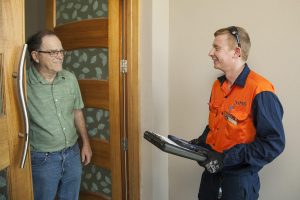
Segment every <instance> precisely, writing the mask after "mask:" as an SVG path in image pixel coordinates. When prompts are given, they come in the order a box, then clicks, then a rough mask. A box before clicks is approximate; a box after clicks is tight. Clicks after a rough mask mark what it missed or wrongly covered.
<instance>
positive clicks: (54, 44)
mask: <svg viewBox="0 0 300 200" xmlns="http://www.w3.org/2000/svg"><path fill="white" fill-rule="evenodd" d="M41 48H42V49H47V50H58V49H62V44H61V41H60V40H59V38H58V37H57V36H55V35H46V36H45V37H43V39H42V44H41Z"/></svg>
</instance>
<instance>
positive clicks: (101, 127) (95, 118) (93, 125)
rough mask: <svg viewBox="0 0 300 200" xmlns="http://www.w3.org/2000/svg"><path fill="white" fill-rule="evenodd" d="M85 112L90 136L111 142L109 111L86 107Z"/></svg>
mask: <svg viewBox="0 0 300 200" xmlns="http://www.w3.org/2000/svg"><path fill="white" fill-rule="evenodd" d="M83 112H84V115H85V122H86V126H87V130H88V134H89V136H90V137H92V138H99V139H102V140H105V141H107V142H109V111H107V110H103V109H96V108H85V109H84V110H83Z"/></svg>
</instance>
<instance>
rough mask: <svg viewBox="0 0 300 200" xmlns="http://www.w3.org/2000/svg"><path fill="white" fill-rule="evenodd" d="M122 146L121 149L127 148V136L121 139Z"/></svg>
mask: <svg viewBox="0 0 300 200" xmlns="http://www.w3.org/2000/svg"><path fill="white" fill-rule="evenodd" d="M122 148H123V151H127V150H128V140H127V138H123V139H122Z"/></svg>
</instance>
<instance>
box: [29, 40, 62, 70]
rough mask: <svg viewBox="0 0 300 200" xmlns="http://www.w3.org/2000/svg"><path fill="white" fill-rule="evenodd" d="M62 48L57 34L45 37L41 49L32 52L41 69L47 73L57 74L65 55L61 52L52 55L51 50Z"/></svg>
mask: <svg viewBox="0 0 300 200" xmlns="http://www.w3.org/2000/svg"><path fill="white" fill-rule="evenodd" d="M62 49H63V47H62V44H61V41H60V40H59V39H58V38H57V37H56V36H55V35H46V36H45V37H43V39H42V44H41V46H40V49H38V50H37V51H33V52H32V57H33V59H34V60H35V62H36V63H37V66H38V68H39V71H42V72H43V73H47V74H56V73H57V72H59V71H61V70H62V63H63V60H64V55H63V54H61V53H58V54H56V55H50V53H49V52H50V51H60V50H62ZM41 51H42V52H41Z"/></svg>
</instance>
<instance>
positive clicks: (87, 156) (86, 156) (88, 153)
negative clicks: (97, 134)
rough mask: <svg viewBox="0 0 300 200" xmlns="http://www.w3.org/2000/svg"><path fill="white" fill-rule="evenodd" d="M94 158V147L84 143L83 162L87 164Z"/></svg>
mask: <svg viewBox="0 0 300 200" xmlns="http://www.w3.org/2000/svg"><path fill="white" fill-rule="evenodd" d="M91 159H92V149H91V146H90V144H84V145H83V146H82V149H81V162H82V163H83V165H87V164H89V163H90V162H91Z"/></svg>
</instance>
